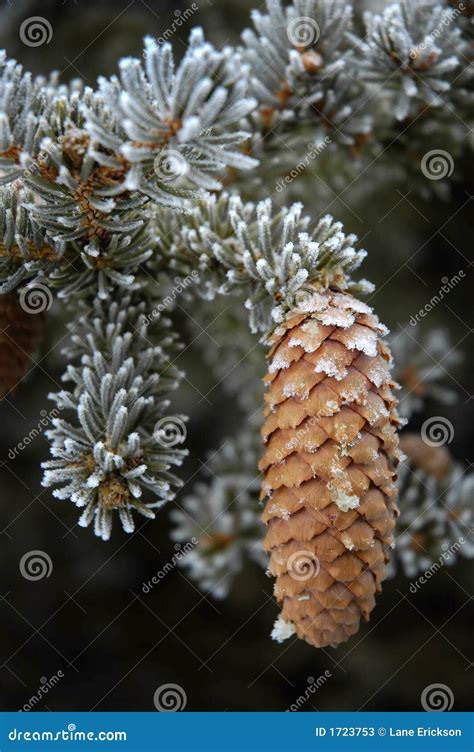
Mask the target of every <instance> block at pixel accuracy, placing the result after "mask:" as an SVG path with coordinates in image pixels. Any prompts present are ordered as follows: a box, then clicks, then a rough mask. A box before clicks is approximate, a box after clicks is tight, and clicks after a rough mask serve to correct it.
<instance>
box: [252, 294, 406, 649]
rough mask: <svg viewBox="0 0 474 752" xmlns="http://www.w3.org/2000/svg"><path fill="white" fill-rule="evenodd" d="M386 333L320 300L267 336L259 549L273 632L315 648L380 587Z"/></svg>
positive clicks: (391, 436) (357, 311) (352, 620)
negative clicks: (265, 564)
mask: <svg viewBox="0 0 474 752" xmlns="http://www.w3.org/2000/svg"><path fill="white" fill-rule="evenodd" d="M385 332H386V330H385V327H382V326H381V325H380V324H379V323H378V320H377V318H376V317H375V316H374V315H373V314H372V312H371V310H370V309H369V308H368V306H365V305H364V304H363V303H361V302H360V301H357V300H355V299H354V298H353V297H352V296H350V295H348V294H342V293H331V292H328V293H317V294H315V297H314V300H313V301H312V306H311V311H309V312H308V313H306V314H299V313H298V314H297V315H293V316H291V318H289V319H288V320H287V321H286V322H284V323H283V324H282V325H281V326H279V327H278V328H277V329H276V331H275V333H274V335H273V337H272V347H271V350H270V352H269V360H270V366H269V372H268V374H267V377H266V378H265V382H266V384H267V395H266V411H265V414H266V419H265V423H264V426H263V429H262V436H263V440H264V443H265V452H264V455H263V457H262V460H261V462H260V465H259V467H260V469H261V470H262V472H263V473H264V474H265V478H264V481H263V484H262V498H264V497H265V496H267V495H269V496H270V498H269V500H268V501H267V504H266V507H265V511H264V513H263V517H262V518H263V520H264V522H265V523H266V524H267V525H268V531H267V535H266V538H265V542H264V547H265V549H266V550H267V551H268V552H269V554H270V565H269V571H270V573H271V574H273V575H274V576H275V577H276V585H275V594H276V597H277V600H278V601H279V602H280V603H281V605H282V613H281V617H280V627H281V620H283V622H284V623H285V630H284V631H285V633H286V634H287V633H288V627H289V628H290V630H291V629H293V631H294V632H296V634H297V635H298V637H300V638H303V639H305V640H306V641H307V642H309V643H310V644H312V645H315V646H316V647H322V646H325V645H337V644H339V643H340V642H343V641H345V640H347V639H348V638H349V637H350V636H351V635H352V634H354V632H356V631H357V629H358V625H359V622H360V619H361V618H364V619H368V617H369V614H370V611H371V610H372V608H373V606H374V604H375V593H376V592H378V591H379V590H380V589H381V583H382V581H383V579H384V577H385V569H386V561H387V558H388V555H387V548H388V547H389V546H390V544H391V543H392V531H393V528H394V525H395V517H396V515H397V510H396V506H395V503H394V501H393V497H394V495H395V490H394V480H395V477H396V476H395V472H394V466H395V465H396V463H397V461H398V455H397V446H398V442H397V437H396V427H397V426H398V423H399V421H398V416H397V414H396V411H395V405H396V400H395V399H394V397H393V394H392V391H391V390H392V388H393V386H394V384H393V382H392V381H391V379H390V372H389V368H388V362H389V359H390V354H389V352H388V350H387V348H386V347H385V345H383V343H382V342H381V340H380V336H381V335H383V334H385ZM274 636H276V639H278V629H277V630H276V632H275V633H274Z"/></svg>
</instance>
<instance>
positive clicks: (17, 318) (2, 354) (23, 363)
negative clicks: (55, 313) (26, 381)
mask: <svg viewBox="0 0 474 752" xmlns="http://www.w3.org/2000/svg"><path fill="white" fill-rule="evenodd" d="M44 320H45V316H44V313H37V314H32V313H28V312H27V311H25V310H23V308H22V307H21V305H20V302H19V298H18V295H17V293H16V292H9V293H6V294H5V295H0V399H3V398H4V397H6V396H7V395H8V394H10V393H12V392H13V393H14V392H15V389H16V387H17V386H18V384H19V382H20V381H21V379H22V378H23V376H24V375H25V373H26V372H27V370H28V367H29V365H30V363H31V355H32V354H33V353H34V351H35V350H36V349H37V348H38V346H39V344H40V342H41V340H42V338H43V330H44Z"/></svg>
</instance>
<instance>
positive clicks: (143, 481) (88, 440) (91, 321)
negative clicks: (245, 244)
mask: <svg viewBox="0 0 474 752" xmlns="http://www.w3.org/2000/svg"><path fill="white" fill-rule="evenodd" d="M107 308H108V312H107V316H104V310H103V309H102V308H101V304H99V303H97V304H96V305H95V307H94V310H93V311H92V312H91V313H89V314H88V313H87V311H86V312H84V316H83V317H82V318H81V319H80V321H79V324H78V325H77V327H73V331H74V334H73V337H72V346H71V348H70V349H69V350H68V354H69V356H70V357H71V358H74V359H75V361H76V363H77V364H76V365H69V366H68V369H67V371H66V374H65V376H64V380H65V381H69V382H72V384H73V385H74V386H73V389H72V390H71V391H61V392H58V393H55V394H52V395H51V398H52V399H53V400H54V401H55V402H56V405H57V407H58V408H59V409H60V410H61V411H64V412H65V413H66V414H67V413H72V417H71V418H70V419H66V418H63V417H58V418H55V419H54V421H53V426H54V427H53V429H51V430H50V431H48V438H49V439H50V441H51V444H52V447H51V453H52V456H53V459H52V460H49V461H47V462H45V463H44V465H43V467H44V469H45V474H44V481H43V482H44V485H45V486H57V487H58V488H56V490H55V491H54V492H53V493H54V496H56V497H57V498H59V499H70V500H71V501H72V502H74V504H76V506H78V507H83V508H84V511H83V513H82V515H81V517H80V520H79V524H80V525H81V526H84V527H85V526H87V525H89V524H90V523H91V522H92V521H94V532H95V534H96V535H98V536H100V537H101V538H103V539H104V540H107V539H108V538H109V536H110V532H111V527H112V520H113V516H114V512H116V513H117V514H118V516H119V518H120V521H121V523H122V526H123V528H124V530H125V531H126V532H128V533H130V532H133V530H134V521H133V517H132V512H133V511H136V512H139V513H140V514H142V515H144V516H145V517H151V518H153V517H154V516H155V515H154V511H153V509H156V508H159V507H161V506H162V505H163V504H164V503H165V502H166V501H168V500H169V499H171V498H172V497H173V495H174V488H176V487H179V485H180V483H179V481H178V479H177V478H176V477H175V476H174V475H173V474H172V473H170V472H169V468H170V467H171V466H172V465H180V464H181V462H182V459H183V456H184V452H183V450H182V449H180V448H178V447H177V444H179V443H180V442H179V441H171V442H169V441H166V437H165V440H163V438H162V437H161V436H160V434H159V433H158V432H157V431H156V424H157V422H158V421H159V420H162V419H163V418H164V417H165V416H166V412H167V408H168V405H169V401H168V399H167V396H168V394H169V391H170V389H173V388H174V387H175V386H176V385H177V380H176V379H177V375H178V374H177V373H176V371H175V370H174V369H173V368H172V367H171V366H170V361H169V359H168V358H169V354H170V351H171V352H172V351H173V348H175V347H176V343H175V341H174V339H175V338H174V335H173V334H171V333H170V332H169V331H168V328H169V322H168V321H167V320H166V319H160V320H157V319H155V321H154V324H153V326H152V327H149V326H148V325H147V323H146V320H145V316H144V314H145V311H146V308H145V305H144V304H143V303H140V304H138V305H137V304H135V305H134V304H133V302H132V301H131V299H130V298H126V299H125V300H123V301H121V303H120V304H119V303H118V302H115V303H112V304H111V305H108V306H107ZM150 338H153V340H154V341H155V342H157V344H153V343H152V341H151V339H150ZM168 420H169V422H170V423H172V424H173V423H178V425H179V424H182V421H183V416H174V417H170V418H168ZM143 495H144V498H143V500H142V496H143Z"/></svg>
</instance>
